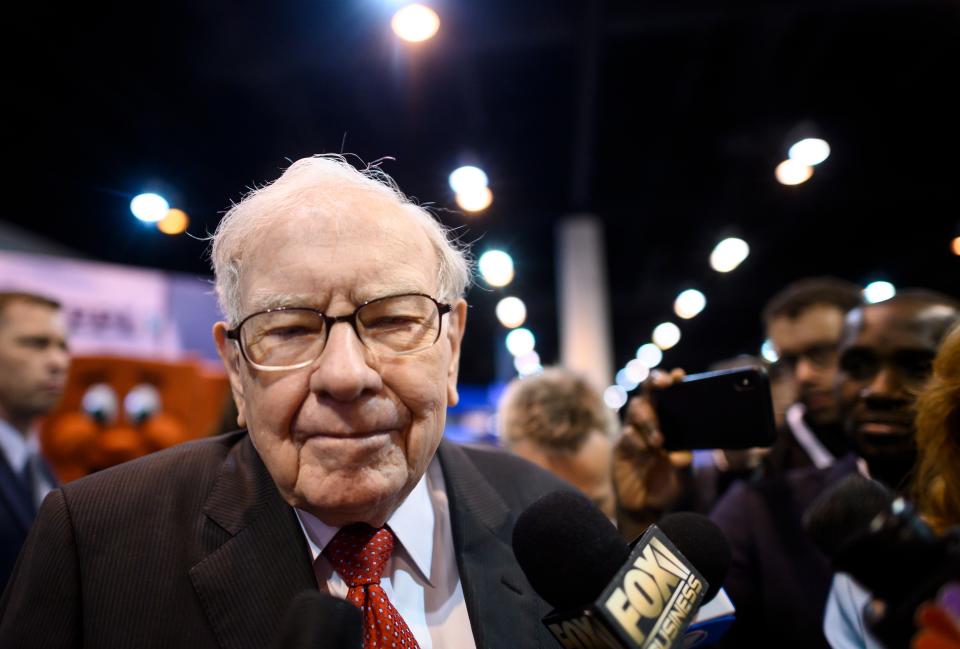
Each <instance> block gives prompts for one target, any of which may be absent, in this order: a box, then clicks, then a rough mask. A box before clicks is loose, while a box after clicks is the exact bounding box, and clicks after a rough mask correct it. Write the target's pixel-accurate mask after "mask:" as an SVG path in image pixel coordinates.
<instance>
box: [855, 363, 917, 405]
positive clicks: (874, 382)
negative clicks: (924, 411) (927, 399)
mask: <svg viewBox="0 0 960 649" xmlns="http://www.w3.org/2000/svg"><path fill="white" fill-rule="evenodd" d="M860 394H861V396H862V397H863V399H864V401H865V402H866V405H867V407H869V408H871V409H873V410H893V409H896V408H900V407H902V406H904V405H906V404H908V403H909V402H910V395H909V393H908V392H907V391H906V390H905V388H904V385H903V381H901V380H900V376H899V374H898V373H897V372H896V371H895V370H893V369H891V368H889V367H882V368H880V370H879V371H878V372H877V373H876V374H875V375H874V376H873V378H871V379H870V380H869V381H868V382H867V384H866V385H865V386H864V388H863V390H862V391H861V393H860Z"/></svg>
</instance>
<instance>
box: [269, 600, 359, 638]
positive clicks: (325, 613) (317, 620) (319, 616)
mask: <svg viewBox="0 0 960 649" xmlns="http://www.w3.org/2000/svg"><path fill="white" fill-rule="evenodd" d="M362 646H363V617H362V614H361V612H360V609H359V608H357V607H356V606H354V605H353V604H351V603H350V602H348V601H346V600H343V599H340V598H339V597H333V596H332V595H327V594H326V593H321V592H320V591H318V590H305V591H303V592H301V593H299V594H298V595H297V596H296V597H294V598H293V599H292V600H290V604H289V606H288V607H287V612H286V613H285V614H284V616H283V619H282V620H281V621H280V629H279V631H278V633H277V640H276V642H274V644H273V647H274V649H316V648H317V647H325V648H329V649H361V647H362Z"/></svg>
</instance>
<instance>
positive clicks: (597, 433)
mask: <svg viewBox="0 0 960 649" xmlns="http://www.w3.org/2000/svg"><path fill="white" fill-rule="evenodd" d="M497 420H498V426H497V429H498V433H499V435H500V440H501V441H502V443H503V445H504V446H505V447H506V448H507V449H509V450H510V451H511V452H513V453H515V454H516V455H519V456H520V457H522V458H524V459H526V460H529V461H531V462H533V463H534V464H537V465H539V466H541V467H543V468H545V469H547V470H548V471H551V472H553V473H555V474H556V475H558V476H560V477H561V478H563V479H564V480H566V481H567V482H570V483H571V484H573V485H574V486H575V487H577V488H578V489H580V491H582V492H583V493H584V494H586V495H587V497H589V498H590V499H591V500H593V502H594V503H596V505H597V507H599V508H600V510H601V511H602V512H603V513H604V514H606V515H607V517H608V518H610V519H613V518H614V515H615V503H614V495H613V484H612V482H611V475H610V466H611V459H612V451H613V440H612V438H613V434H614V429H615V422H614V419H613V417H612V415H611V413H610V410H609V409H608V408H607V407H606V405H604V403H603V397H602V396H601V395H600V393H599V392H597V390H596V389H594V388H593V387H592V386H591V385H590V384H589V383H588V382H587V381H586V379H584V378H583V377H581V376H578V375H577V374H574V373H573V372H570V371H568V370H565V369H562V368H559V367H553V368H548V369H546V370H544V371H543V372H542V373H541V374H538V375H536V376H530V377H527V378H524V379H515V380H514V381H513V382H512V383H511V384H510V385H509V386H508V387H507V390H506V392H504V395H503V399H502V400H501V401H500V405H499V408H498V411H497Z"/></svg>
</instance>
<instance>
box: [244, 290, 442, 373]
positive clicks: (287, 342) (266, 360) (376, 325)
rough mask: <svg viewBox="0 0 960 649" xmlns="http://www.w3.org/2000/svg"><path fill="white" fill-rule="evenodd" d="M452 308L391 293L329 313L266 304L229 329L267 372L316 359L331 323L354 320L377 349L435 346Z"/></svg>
mask: <svg viewBox="0 0 960 649" xmlns="http://www.w3.org/2000/svg"><path fill="white" fill-rule="evenodd" d="M451 309H452V307H451V306H450V305H449V304H442V303H440V302H437V301H436V300H435V299H433V298H432V297H430V296H429V295H423V294H420V293H409V294H404V295H390V296H387V297H381V298H378V299H376V300H370V301H369V302H365V303H364V304H361V305H360V306H359V307H357V309H356V310H355V311H354V312H353V313H349V314H347V315H341V316H329V315H325V314H324V313H321V312H320V311H319V310H317V309H310V308H306V307H279V308H276V309H267V310H266V311H260V312H258V313H254V314H252V315H249V316H247V317H246V318H244V319H243V320H242V321H241V322H240V324H239V325H237V326H236V327H234V328H233V329H230V330H229V331H227V338H230V339H232V340H236V341H237V344H238V345H239V346H240V353H241V354H243V357H244V358H245V359H246V361H247V362H248V363H250V365H252V366H253V367H255V368H257V369H258V370H263V371H267V372H271V371H279V370H292V369H297V368H300V367H306V366H307V365H310V364H311V363H313V362H314V361H315V360H316V359H317V358H319V357H320V354H321V353H322V352H323V349H324V347H325V346H326V343H327V339H328V338H329V337H330V328H331V327H333V325H335V324H337V323H338V322H349V323H350V325H351V326H352V327H353V330H354V331H355V332H356V334H357V337H358V338H359V339H360V342H361V343H363V345H364V346H365V347H367V348H368V349H370V350H371V351H373V352H375V353H377V354H386V355H392V356H399V355H404V354H413V353H415V352H419V351H423V350H424V349H428V348H430V347H432V346H433V345H434V344H435V343H436V342H437V340H439V338H440V327H441V323H442V318H443V315H444V314H445V313H449V312H450V310H451Z"/></svg>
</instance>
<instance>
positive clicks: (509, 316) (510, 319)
mask: <svg viewBox="0 0 960 649" xmlns="http://www.w3.org/2000/svg"><path fill="white" fill-rule="evenodd" d="M526 319H527V307H526V305H525V304H524V303H523V300H521V299H520V298H518V297H505V298H503V299H502V300H500V301H499V302H497V320H499V321H500V324H502V325H503V326H504V327H506V328H507V329H513V328H515V327H519V326H520V325H522V324H523V321H524V320H526Z"/></svg>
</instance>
